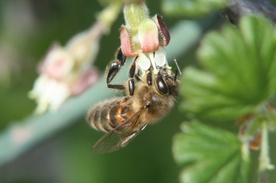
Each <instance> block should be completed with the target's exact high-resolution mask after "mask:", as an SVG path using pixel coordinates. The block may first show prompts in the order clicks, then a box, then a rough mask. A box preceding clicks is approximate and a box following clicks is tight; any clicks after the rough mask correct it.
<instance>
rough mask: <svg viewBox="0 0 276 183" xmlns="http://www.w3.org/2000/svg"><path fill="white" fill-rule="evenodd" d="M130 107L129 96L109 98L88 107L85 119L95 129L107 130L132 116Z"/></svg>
mask: <svg viewBox="0 0 276 183" xmlns="http://www.w3.org/2000/svg"><path fill="white" fill-rule="evenodd" d="M131 108H132V100H131V99H130V98H129V97H122V98H115V99H111V100H108V101H105V102H102V103H100V104H97V105H96V106H94V107H93V108H92V109H90V111H89V112H88V115H87V121H88V123H89V124H90V125H91V126H92V127H93V128H95V129H96V130H101V131H104V132H108V131H110V130H113V129H114V128H116V127H117V126H118V125H120V124H122V123H124V122H125V120H127V119H128V118H129V117H131V116H132V114H133V112H132V110H131Z"/></svg>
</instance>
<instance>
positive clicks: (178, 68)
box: [173, 59, 182, 81]
mask: <svg viewBox="0 0 276 183" xmlns="http://www.w3.org/2000/svg"><path fill="white" fill-rule="evenodd" d="M173 61H174V63H175V65H176V67H177V69H176V70H175V75H174V81H176V78H177V73H179V74H180V76H181V75H182V72H181V70H180V67H179V65H178V63H177V61H176V59H173ZM177 71H178V72H177Z"/></svg>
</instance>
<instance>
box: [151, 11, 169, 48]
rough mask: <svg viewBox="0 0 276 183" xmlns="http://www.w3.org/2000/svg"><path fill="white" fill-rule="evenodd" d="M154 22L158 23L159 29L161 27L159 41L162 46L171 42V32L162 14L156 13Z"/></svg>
mask: <svg viewBox="0 0 276 183" xmlns="http://www.w3.org/2000/svg"><path fill="white" fill-rule="evenodd" d="M153 20H154V22H155V23H156V25H157V27H158V29H159V31H160V32H159V33H160V35H159V41H160V46H167V45H168V44H169V42H170V39H171V37H170V33H169V31H168V28H167V26H166V23H165V21H164V20H163V19H162V17H161V16H159V15H155V16H154V17H153Z"/></svg>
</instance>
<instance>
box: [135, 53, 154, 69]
mask: <svg viewBox="0 0 276 183" xmlns="http://www.w3.org/2000/svg"><path fill="white" fill-rule="evenodd" d="M136 63H137V64H138V66H139V67H140V69H141V70H143V71H147V70H149V68H150V66H151V62H150V59H149V58H148V57H147V56H146V55H145V54H143V53H140V54H139V56H138V58H137V59H136Z"/></svg>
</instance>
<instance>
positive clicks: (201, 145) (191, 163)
mask: <svg viewBox="0 0 276 183" xmlns="http://www.w3.org/2000/svg"><path fill="white" fill-rule="evenodd" d="M182 131H183V132H182V133H179V134H177V135H176V136H175V137H174V140H173V154H174V157H175V159H176V161H177V162H178V163H180V164H182V165H186V166H185V168H184V170H183V171H182V172H181V175H180V180H181V182H183V183H184V182H185V183H195V182H196V183H222V182H223V183H246V182H248V175H249V165H250V158H249V152H248V151H245V152H244V151H242V150H241V149H242V148H241V147H242V144H241V142H240V141H239V139H238V137H237V135H235V134H232V133H230V132H227V131H224V130H219V129H215V128H212V127H208V126H206V125H203V124H201V123H198V122H192V123H183V125H182Z"/></svg>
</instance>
